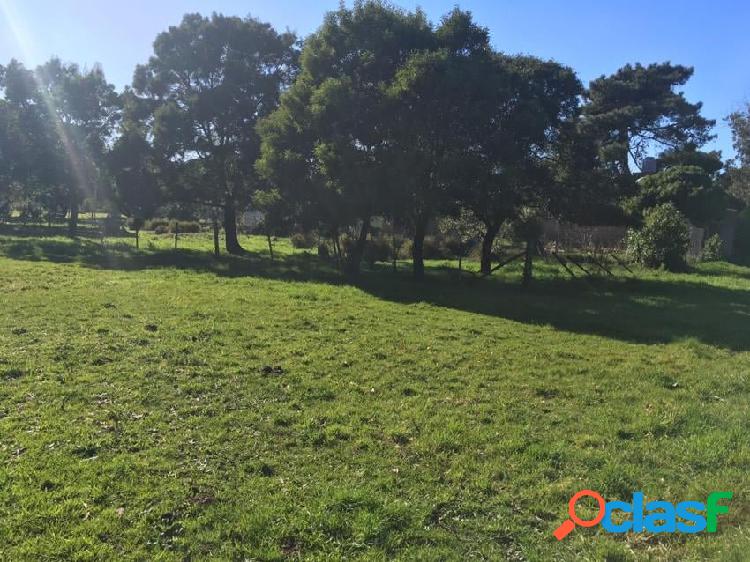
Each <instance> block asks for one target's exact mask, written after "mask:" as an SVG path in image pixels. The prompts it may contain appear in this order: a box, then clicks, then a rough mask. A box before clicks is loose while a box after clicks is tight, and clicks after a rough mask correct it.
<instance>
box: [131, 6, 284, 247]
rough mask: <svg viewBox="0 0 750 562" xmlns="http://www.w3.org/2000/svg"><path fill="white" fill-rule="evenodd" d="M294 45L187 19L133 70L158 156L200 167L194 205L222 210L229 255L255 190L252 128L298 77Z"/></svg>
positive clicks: (238, 24) (271, 32)
mask: <svg viewBox="0 0 750 562" xmlns="http://www.w3.org/2000/svg"><path fill="white" fill-rule="evenodd" d="M294 45H295V37H294V35H292V34H291V33H278V32H277V31H276V30H275V29H274V28H273V27H272V26H271V25H270V24H267V23H263V22H260V21H258V20H257V19H254V18H245V19H242V18H238V17H226V16H222V15H218V14H214V15H212V16H211V17H210V18H209V17H203V16H201V15H199V14H188V15H186V16H185V17H184V18H183V20H182V23H181V24H180V25H179V26H175V27H171V28H169V30H168V31H166V32H164V33H161V34H160V35H159V36H158V37H157V38H156V41H155V42H154V55H153V56H152V57H151V59H150V60H149V62H148V63H147V64H145V65H141V66H138V67H137V69H136V71H135V77H134V81H133V86H134V89H135V91H136V92H137V93H138V94H139V95H141V96H144V97H147V98H150V100H151V101H152V102H154V103H155V105H156V109H155V112H154V121H155V123H154V136H155V143H156V144H157V146H158V149H159V150H160V151H161V152H163V154H164V155H165V157H167V158H168V159H170V160H173V161H177V162H185V161H189V160H192V159H200V160H201V161H202V165H201V166H200V169H203V170H205V172H206V177H205V178H204V181H203V182H201V184H200V186H199V188H200V189H199V190H198V192H196V193H193V194H192V199H193V200H194V201H200V202H204V203H208V204H211V205H214V206H219V207H222V208H223V210H224V229H225V233H226V247H227V250H228V251H229V252H232V253H238V252H241V251H242V248H241V246H240V244H239V241H238V238H237V208H238V207H240V206H244V205H246V204H247V203H248V202H249V197H250V192H251V190H252V187H253V185H254V183H255V177H254V162H255V159H256V158H257V156H258V152H259V145H260V141H259V139H258V136H257V133H256V130H255V125H256V123H257V121H258V120H259V119H260V118H262V117H263V116H264V115H267V114H269V113H270V112H271V111H273V110H274V109H275V108H276V105H277V102H278V98H279V95H280V91H281V90H282V89H283V88H284V86H285V85H286V84H287V82H288V81H289V80H290V78H291V77H292V76H293V73H294V68H295V58H296V53H295V48H294Z"/></svg>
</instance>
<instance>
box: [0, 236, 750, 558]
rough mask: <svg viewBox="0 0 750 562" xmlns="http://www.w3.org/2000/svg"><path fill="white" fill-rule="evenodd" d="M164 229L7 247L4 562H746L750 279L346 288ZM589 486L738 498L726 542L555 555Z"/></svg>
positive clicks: (396, 282) (0, 358) (376, 278)
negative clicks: (100, 242) (154, 235)
mask: <svg viewBox="0 0 750 562" xmlns="http://www.w3.org/2000/svg"><path fill="white" fill-rule="evenodd" d="M169 243H170V242H169V239H168V238H161V239H154V240H153V241H152V242H151V245H150V246H151V248H150V249H149V248H148V247H149V243H148V241H145V242H144V246H145V247H146V249H144V250H142V251H141V252H140V253H137V254H136V253H133V252H132V251H130V250H129V249H127V248H125V247H124V246H118V247H115V248H113V247H112V246H111V245H110V250H109V251H108V252H106V253H102V251H101V250H100V249H99V248H98V246H97V245H96V244H95V243H93V242H90V241H86V240H84V241H82V242H80V243H79V244H73V243H71V242H69V241H66V240H64V239H62V238H49V239H29V238H17V237H16V238H14V237H8V236H6V237H2V238H0V256H5V257H0V301H1V308H0V559H9V560H10V559H13V560H21V559H42V558H45V559H71V560H72V559H82V560H83V559H101V560H104V559H115V558H117V559H134V560H135V559H155V560H184V559H195V560H197V559H203V558H207V557H215V558H217V559H242V558H243V557H246V558H248V559H262V560H267V559H283V558H284V557H295V556H301V557H313V558H319V559H320V558H327V557H333V558H338V557H343V556H347V557H362V558H365V559H370V560H380V559H387V558H392V557H396V556H399V557H401V558H403V559H417V558H422V559H456V560H460V559H467V558H471V557H473V558H487V559H506V558H507V559H511V560H524V559H528V560H552V559H559V560H568V559H570V560H572V559H578V560H586V559H590V560H601V559H604V558H606V557H608V558H607V559H609V560H620V559H623V560H628V559H631V558H636V557H637V558H638V559H642V558H647V557H652V558H654V559H664V560H685V559H702V558H716V559H731V558H732V557H734V558H735V559H737V560H740V559H742V557H743V553H746V552H748V550H750V538H749V537H748V527H747V524H748V520H749V519H750V502H748V499H747V498H748V495H747V494H748V490H749V488H750V486H749V484H750V482H749V479H748V466H750V445H749V444H748V428H749V426H750V417H748V403H749V396H750V395H749V394H748V390H749V384H750V380H749V374H748V373H749V370H750V354H749V353H748V351H749V350H750V336H748V332H747V326H748V322H749V321H750V270H748V269H743V268H738V267H733V266H729V265H718V264H709V265H704V266H701V269H700V273H699V274H695V275H690V276H687V275H669V274H664V273H658V274H643V277H642V279H640V280H639V281H630V282H628V281H626V280H625V279H624V278H625V277H626V276H625V275H621V276H620V278H619V279H618V280H617V281H612V282H601V283H597V284H596V285H594V286H589V285H587V284H585V283H583V282H571V281H570V280H569V279H566V278H565V277H563V276H562V274H561V273H560V272H559V271H558V270H557V269H556V268H553V267H552V266H543V267H540V268H538V271H539V272H540V275H541V279H540V280H539V281H538V282H537V284H536V287H535V288H534V289H533V290H532V291H531V292H529V293H522V292H521V291H520V290H519V289H518V288H517V286H516V281H517V276H518V270H517V269H516V270H513V269H511V270H508V271H507V272H504V274H503V277H501V278H500V279H499V280H490V281H481V282H472V283H465V284H464V285H463V286H460V287H459V286H458V285H457V284H456V282H455V280H454V279H453V278H452V274H448V273H445V272H441V271H439V270H438V269H433V270H432V279H430V282H429V283H427V284H426V285H424V286H420V285H415V284H413V283H412V282H411V281H410V280H409V279H408V277H407V276H406V275H398V276H394V275H393V274H391V273H390V272H388V271H387V270H386V269H385V268H384V269H383V270H381V271H373V272H368V273H367V274H366V275H365V276H364V278H363V281H362V282H361V284H360V285H359V286H358V287H353V286H347V285H342V284H340V283H338V282H337V279H336V277H335V275H333V274H332V272H327V271H325V270H323V269H321V267H320V266H319V265H318V264H317V260H316V259H314V258H312V257H310V258H306V257H305V256H300V255H295V256H292V255H291V254H292V251H291V249H289V248H288V247H284V245H283V244H282V245H281V246H282V247H281V248H280V249H281V250H282V252H284V253H285V254H286V256H287V257H286V258H285V259H284V260H282V261H281V262H279V261H277V262H276V263H275V264H273V265H272V264H271V263H270V261H269V260H268V258H267V257H262V256H261V255H260V253H258V254H256V255H253V256H251V257H249V258H241V259H230V258H224V259H222V260H220V261H218V262H216V261H214V260H212V259H211V258H210V256H209V255H208V254H207V253H206V252H205V249H207V248H210V241H209V239H208V238H207V237H197V236H196V237H187V238H185V239H183V240H182V241H181V244H182V245H183V246H186V247H191V248H193V249H194V250H193V251H191V250H184V251H182V252H177V253H175V252H171V251H168V250H166V249H164V250H159V249H157V247H158V246H159V245H161V246H165V247H166V246H167V245H168V244H169ZM245 243H246V244H247V245H249V246H251V247H252V248H253V249H256V250H257V251H258V252H261V251H262V249H263V248H264V241H263V240H261V239H252V240H246V241H245ZM198 249H202V250H203V251H200V252H198V251H197V250H198ZM69 262H70V263H69ZM162 262H166V263H167V264H168V267H154V266H155V265H156V264H157V263H162ZM433 265H436V264H433ZM305 277H311V278H312V279H314V280H313V281H303V280H302V279H303V278H305ZM277 365H278V366H281V367H282V369H283V373H281V374H278V373H265V374H264V373H263V372H262V370H263V367H265V366H277ZM585 487H589V488H593V489H596V490H599V491H600V492H602V493H603V494H604V495H605V497H608V498H612V499H614V498H618V499H626V498H627V496H628V495H629V493H630V492H632V491H633V490H638V489H641V490H643V491H645V492H646V494H647V496H648V497H650V498H652V499H658V498H663V499H668V500H672V501H681V500H684V499H699V500H705V497H706V495H707V493H708V492H710V491H712V490H724V489H726V490H731V491H733V492H735V499H734V500H733V501H732V502H731V510H730V515H729V516H725V517H724V518H722V520H721V522H720V526H719V533H717V534H716V535H706V534H702V535H697V536H693V537H686V536H684V535H683V536H680V535H668V536H665V535H661V536H644V535H637V536H633V535H630V536H627V537H622V536H617V537H614V536H611V535H606V534H604V533H602V532H601V530H578V531H576V532H575V533H574V534H573V535H571V536H570V537H569V538H568V539H566V540H565V541H564V542H562V543H560V544H558V543H557V542H556V541H555V540H554V539H553V538H552V537H551V532H552V530H553V529H554V528H555V527H556V526H557V525H558V524H559V523H560V522H561V521H562V518H563V517H564V514H565V510H566V508H565V505H566V502H567V499H568V498H569V497H570V496H571V495H572V493H574V492H575V491H578V490H579V489H582V488H585Z"/></svg>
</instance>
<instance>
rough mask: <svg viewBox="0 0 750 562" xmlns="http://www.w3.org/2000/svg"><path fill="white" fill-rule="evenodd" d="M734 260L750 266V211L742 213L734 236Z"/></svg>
mask: <svg viewBox="0 0 750 562" xmlns="http://www.w3.org/2000/svg"><path fill="white" fill-rule="evenodd" d="M733 250H734V252H733V254H732V259H733V260H735V261H737V262H739V263H741V264H750V209H745V210H744V211H742V213H740V217H739V220H738V221H737V230H736V231H735V234H734V249H733Z"/></svg>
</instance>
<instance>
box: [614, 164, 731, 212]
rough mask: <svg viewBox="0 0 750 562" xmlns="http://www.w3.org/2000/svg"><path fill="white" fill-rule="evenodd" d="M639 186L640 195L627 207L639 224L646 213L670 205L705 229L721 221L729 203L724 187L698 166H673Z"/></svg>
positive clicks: (652, 175) (643, 180)
mask: <svg viewBox="0 0 750 562" xmlns="http://www.w3.org/2000/svg"><path fill="white" fill-rule="evenodd" d="M637 183H638V193H636V194H635V195H634V196H632V197H630V198H628V199H626V200H625V203H624V204H625V208H626V209H627V211H629V214H630V215H631V216H632V217H634V218H635V220H636V222H640V220H641V217H642V216H643V213H644V211H645V210H646V209H650V208H652V207H655V206H657V205H661V204H664V203H671V204H672V205H674V206H675V207H676V208H677V209H678V210H679V211H680V212H681V213H682V214H683V215H685V216H686V217H687V218H688V219H690V221H691V222H692V223H693V224H695V225H701V226H706V225H708V223H710V222H711V221H713V220H715V219H718V218H720V217H721V215H722V214H723V213H724V211H725V209H726V208H727V204H728V202H729V199H728V197H727V194H726V193H725V191H724V189H723V187H722V186H721V184H720V183H719V182H718V181H717V180H716V179H714V177H712V175H711V174H709V173H707V172H706V169H705V168H702V167H699V166H694V165H693V166H690V165H687V166H686V165H677V166H670V167H668V168H666V169H664V170H662V171H660V172H657V173H655V174H651V175H648V176H644V177H642V178H641V179H639V180H638V182H637Z"/></svg>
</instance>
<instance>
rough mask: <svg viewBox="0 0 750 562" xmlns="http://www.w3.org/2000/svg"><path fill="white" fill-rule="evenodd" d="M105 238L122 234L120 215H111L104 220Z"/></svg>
mask: <svg viewBox="0 0 750 562" xmlns="http://www.w3.org/2000/svg"><path fill="white" fill-rule="evenodd" d="M103 226H104V234H105V236H119V235H120V234H122V218H120V216H119V215H114V214H113V215H109V216H108V217H107V218H105V219H104V225H103Z"/></svg>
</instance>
